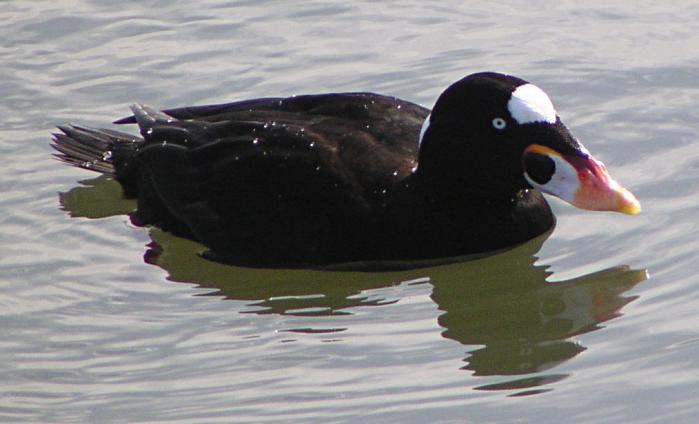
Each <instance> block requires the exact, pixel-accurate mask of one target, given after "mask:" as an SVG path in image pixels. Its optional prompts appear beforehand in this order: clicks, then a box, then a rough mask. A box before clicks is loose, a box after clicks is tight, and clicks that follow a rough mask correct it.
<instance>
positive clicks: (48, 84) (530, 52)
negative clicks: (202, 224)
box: [0, 0, 699, 423]
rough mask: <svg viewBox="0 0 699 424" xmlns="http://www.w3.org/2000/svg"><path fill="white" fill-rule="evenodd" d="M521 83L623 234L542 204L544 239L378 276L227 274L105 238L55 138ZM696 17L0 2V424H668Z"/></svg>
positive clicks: (696, 95)
mask: <svg viewBox="0 0 699 424" xmlns="http://www.w3.org/2000/svg"><path fill="white" fill-rule="evenodd" d="M482 70H497V71H505V72H511V73H514V74H516V75H519V76H521V77H523V78H525V79H528V80H530V81H532V82H535V83H536V84H537V85H539V86H541V87H542V88H544V89H545V90H546V91H547V92H548V93H549V95H550V96H551V97H552V99H553V101H554V103H555V104H556V106H557V109H558V111H559V113H560V114H561V116H562V118H563V119H564V121H565V122H566V123H567V124H568V125H569V126H570V127H571V129H572V130H573V132H574V133H575V134H576V135H577V136H578V137H579V138H580V139H581V140H583V141H584V142H585V144H586V146H587V147H588V148H589V149H590V150H591V151H592V152H593V153H594V154H595V155H596V156H597V157H599V158H600V159H602V160H603V161H604V162H605V163H606V164H607V167H608V168H609V169H610V170H611V172H612V174H613V175H614V176H615V177H616V178H617V179H618V180H619V181H621V182H622V183H623V184H624V185H626V186H627V187H628V188H630V189H631V190H632V191H633V192H634V193H636V194H637V196H638V197H639V199H640V200H641V202H642V205H643V208H644V210H643V213H642V214H641V215H638V216H635V217H629V216H622V215H618V214H610V213H592V212H586V211H580V210H576V209H573V208H572V207H570V206H568V205H565V204H562V203H561V202H558V201H557V200H552V203H553V207H554V209H555V211H556V213H557V215H558V217H559V221H558V225H557V227H556V228H555V230H554V231H553V233H552V234H551V235H550V236H549V237H548V238H546V237H542V238H539V239H537V240H533V241H531V242H529V243H527V244H525V245H523V246H520V247H518V248H516V249H512V250H509V251H507V252H504V253H502V254H499V255H495V256H491V257H488V258H485V259H481V260H475V261H470V262H463V263H456V264H451V265H443V266H436V267H430V268H422V269H417V270H412V271H401V272H389V273H358V272H340V271H332V272H330V271H326V272H322V271H302V270H296V271H284V270H253V269H245V268H236V267H228V266H223V265H219V264H215V263H211V262H207V261H205V260H204V259H202V258H200V257H199V256H198V252H200V251H201V250H202V247H201V246H199V245H197V244H195V243H192V242H189V241H186V240H182V239H178V238H175V237H173V236H171V235H169V234H167V233H163V232H162V231H159V230H156V229H148V228H138V227H134V226H132V225H131V224H130V223H129V220H128V217H127V216H126V215H125V214H126V213H127V212H129V211H130V210H131V209H132V208H133V207H134V204H133V202H131V201H127V200H122V199H120V198H119V188H118V186H117V185H116V183H114V182H113V181H110V180H108V179H105V178H96V177H97V175H96V174H93V173H90V172H88V171H84V170H79V169H75V168H69V167H66V166H63V165H62V164H60V163H59V162H58V161H56V160H54V159H53V158H52V156H51V155H52V150H51V148H50V147H49V139H50V133H51V132H52V131H53V127H54V125H55V124H59V123H65V122H76V123H80V124H86V125H109V122H111V120H113V119H115V118H118V117H121V116H124V115H125V114H127V113H128V105H129V104H130V103H132V102H135V101H139V102H143V103H147V104H149V105H152V106H155V107H161V108H165V107H176V106H183V105H190V104H206V103H215V102H223V101H229V100H236V99H244V98H250V97H262V96H277V95H291V94H302V93H315V92H328V91H355V90H362V91H364V90H371V91H377V92H381V93H385V94H391V95H396V96H399V97H402V98H405V99H408V100H411V101H414V102H418V103H421V104H424V105H426V106H431V105H432V102H433V101H434V99H435V97H436V96H437V95H438V94H439V93H440V92H441V90H442V89H444V88H445V87H446V86H447V85H448V84H449V83H451V82H453V81H455V80H457V79H458V78H460V77H462V76H463V75H466V74H468V73H471V72H475V71H482ZM698 104H699V4H697V3H696V2H693V1H679V0H678V1H673V2H651V1H607V2H574V1H544V0H540V1H538V0H535V1H512V2H492V1H488V2H486V1H483V2H461V1H454V0H450V1H445V2H425V1H422V2H417V1H402V2H398V1H385V2H369V1H355V2H346V1H335V0H333V1H327V0H325V1H296V2H289V1H263V0H255V1H249V0H248V1H246V0H241V1H225V0H208V1H201V2H191V1H182V0H170V1H149V2H144V1H121V2H112V1H106V0H93V1H80V0H54V1H50V2H49V1H22V0H9V1H3V2H0V158H1V159H2V166H1V167H0V421H3V422H37V423H39V422H40V423H48V422H51V423H54V422H55V423H62V422H78V423H82V422H99V423H131V422H183V423H185V422H186V423H198V422H239V423H272V422H279V423H281V422H303V423H315V422H323V423H326V422H399V423H423V422H435V423H443V422H444V423H451V422H458V423H462V422H478V423H480V422H497V423H502V422H542V423H544V422H545V423H560V422H575V423H584V422H591V423H606V422H609V423H619V422H639V423H640V422H663V423H665V422H695V420H696V416H697V415H698V414H699V290H697V284H698V283H699V281H698V280H699V278H698V277H697V270H699V241H697V240H698V238H699V237H698V236H699V224H698V221H697V217H698V216H699V194H697V188H698V187H699V136H698V134H699V108H698V107H697V105H698Z"/></svg>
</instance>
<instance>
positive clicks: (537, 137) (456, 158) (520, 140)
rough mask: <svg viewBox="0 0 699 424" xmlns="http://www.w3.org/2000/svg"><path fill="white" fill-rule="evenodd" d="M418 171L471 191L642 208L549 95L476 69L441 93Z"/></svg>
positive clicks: (422, 140) (427, 127)
mask: <svg viewBox="0 0 699 424" xmlns="http://www.w3.org/2000/svg"><path fill="white" fill-rule="evenodd" d="M416 172H417V174H418V175H421V177H423V178H424V179H426V180H431V181H433V182H435V183H440V184H443V183H444V182H446V181H448V182H449V185H452V184H456V185H457V186H460V187H461V188H462V189H465V190H468V191H470V192H474V191H476V192H483V193H485V192H489V191H491V192H493V193H494V194H496V195H497V194H507V193H516V192H518V191H519V190H522V189H527V188H535V189H537V190H540V191H542V192H544V193H549V194H552V195H554V196H556V197H559V198H561V199H563V200H565V201H567V202H569V203H571V204H572V205H574V206H576V207H579V208H583V209H591V210H604V211H617V212H623V213H627V214H636V213H638V212H640V210H641V206H640V204H639V202H638V200H636V198H635V197H634V195H633V194H631V192H629V191H628V190H626V189H625V188H623V187H622V186H621V185H619V184H618V183H617V182H616V181H615V180H614V179H613V178H612V177H611V176H610V175H609V173H608V172H607V169H606V168H605V166H604V164H603V163H602V162H600V161H599V160H597V159H595V158H594V157H593V156H592V155H591V154H590V152H589V151H588V150H587V149H586V148H585V147H584V146H583V145H582V144H581V143H580V142H579V141H578V140H577V139H576V138H575V137H574V136H573V135H572V134H571V132H570V131H569V130H568V128H567V127H566V126H565V125H564V124H563V122H561V119H560V117H559V116H558V114H557V113H556V109H555V108H554V106H553V104H552V102H551V100H550V99H549V97H548V96H547V95H546V93H544V91H542V90H541V89H540V88H539V87H537V86H535V85H533V84H530V83H528V82H527V81H524V80H522V79H520V78H516V77H513V76H510V75H503V74H497V73H491V72H485V73H478V74H472V75H469V76H467V77H465V78H463V79H461V80H460V81H457V82H456V83H454V84H452V85H451V86H450V87H449V88H447V89H446V90H445V91H444V92H443V93H442V94H441V95H440V97H439V99H437V102H436V103H435V106H434V108H433V110H432V112H431V114H430V115H429V116H428V117H427V119H426V120H425V123H424V125H423V127H422V131H421V133H420V154H419V158H418V167H417V170H416ZM458 189H459V187H454V186H453V185H452V187H450V190H457V191H458Z"/></svg>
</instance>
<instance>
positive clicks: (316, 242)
mask: <svg viewBox="0 0 699 424" xmlns="http://www.w3.org/2000/svg"><path fill="white" fill-rule="evenodd" d="M524 83H526V82H525V81H523V80H520V79H518V78H515V77H510V76H505V75H500V74H493V73H482V74H474V75H470V76H468V77H466V78H464V79H462V80H460V81H458V82H456V83H455V84H453V85H452V86H451V87H449V88H448V89H447V90H446V91H445V92H444V93H443V94H442V95H441V96H440V98H439V99H438V101H437V102H436V104H435V107H434V110H433V111H431V115H430V123H429V125H428V126H427V127H426V131H425V133H424V136H423V138H422V142H421V144H420V143H419V139H420V133H421V127H422V125H423V122H424V121H425V118H426V117H427V116H428V114H430V110H428V109H426V108H424V107H421V106H419V105H416V104H414V103H411V102H407V101H404V100H400V99H397V98H394V97H387V96H382V95H378V94H372V93H342V94H323V95H305V96H296V97H289V98H266V99H256V100H248V101H241V102H234V103H228V104H222V105H213V106H200V107H186V108H180V109H169V110H165V111H163V112H160V111H156V110H153V109H151V108H148V107H145V106H140V105H136V106H134V107H133V108H132V110H133V112H134V116H132V117H129V118H125V119H122V120H119V121H116V123H118V124H128V123H137V124H138V126H139V129H140V132H141V136H142V137H136V136H130V135H127V134H125V133H120V132H116V131H112V130H105V129H101V130H100V129H90V128H85V127H79V126H61V127H59V128H60V129H61V130H62V132H61V133H57V134H55V135H54V147H55V148H56V149H57V150H58V151H59V152H60V153H59V157H60V158H61V159H62V160H64V161H66V162H68V163H70V164H72V165H76V166H80V167H83V168H87V169H92V170H96V171H99V172H102V173H105V174H111V175H113V176H114V177H115V178H116V179H117V180H118V181H119V182H120V183H121V184H122V186H123V187H124V193H125V195H127V196H130V197H135V198H136V199H137V203H138V208H137V211H136V212H135V213H134V221H135V222H138V223H140V224H143V225H155V226H158V227H161V228H163V229H166V230H169V231H172V232H173V233H175V234H178V235H180V236H184V237H188V238H192V239H195V240H198V241H200V242H201V243H203V244H204V245H206V246H207V247H208V248H209V249H210V250H211V252H210V253H209V255H210V256H211V257H212V258H215V259H217V260H220V261H224V262H229V263H235V264H241V265H249V266H270V267H298V266H318V265H325V264H332V263H339V262H355V261H381V260H416V259H430V258H442V257H450V256H461V255H466V254H471V253H480V252H486V251H490V250H494V249H500V248H503V247H508V246H512V245H514V244H517V243H520V242H523V241H525V240H528V239H530V238H532V237H535V236H537V235H539V234H541V233H543V232H544V231H546V230H548V229H550V228H551V227H552V225H553V223H554V217H553V215H552V213H551V211H550V208H549V206H548V204H547V203H546V200H545V199H544V197H543V196H542V195H541V193H539V192H538V191H536V190H531V187H530V185H529V184H528V183H527V181H526V180H525V179H524V177H523V175H522V174H523V170H522V155H523V151H524V149H525V148H526V146H527V145H528V144H529V143H530V142H531V140H532V138H535V139H536V142H537V143H539V144H544V145H550V146H551V147H552V148H555V149H557V150H558V151H572V150H574V148H575V143H577V142H576V141H575V140H574V139H572V136H571V137H569V136H568V135H567V134H568V132H567V129H565V127H564V126H563V125H562V124H561V123H560V120H559V121H558V122H557V123H556V124H548V123H541V124H538V123H537V124H528V125H518V124H517V122H515V121H513V120H512V119H511V118H510V117H509V114H508V112H507V102H508V99H509V96H510V95H511V93H512V92H513V90H515V88H516V87H518V86H519V85H521V84H524ZM494 117H501V118H504V119H505V120H506V121H507V124H508V126H507V128H506V129H505V130H504V131H499V130H498V129H496V128H493V124H492V122H493V118H494ZM547 143H548V144H547Z"/></svg>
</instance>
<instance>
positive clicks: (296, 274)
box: [61, 177, 646, 390]
mask: <svg viewBox="0 0 699 424" xmlns="http://www.w3.org/2000/svg"><path fill="white" fill-rule="evenodd" d="M83 184H85V186H84V187H77V188H74V189H73V190H71V191H70V192H68V193H63V194H61V204H62V205H63V206H64V208H65V209H66V210H68V211H70V213H71V215H72V216H85V217H93V218H96V217H103V216H108V215H114V214H118V213H124V212H125V211H126V210H128V208H129V207H133V203H131V205H130V206H129V204H128V202H126V203H125V202H124V201H120V200H114V199H118V197H119V196H114V195H113V194H107V193H105V192H106V191H109V190H114V189H118V187H115V183H113V182H111V181H109V180H107V179H105V178H103V177H101V178H97V179H95V180H90V181H86V182H83ZM109 202H112V205H111V207H112V210H113V212H112V213H109V212H108V209H109ZM97 204H99V207H98V205H97ZM151 238H152V239H153V243H152V244H151V247H150V249H148V251H147V252H146V254H145V259H146V261H147V262H149V263H153V264H156V265H158V266H160V267H162V268H163V269H165V270H166V271H167V272H168V273H169V278H170V279H171V280H173V281H179V282H193V283H197V284H199V285H201V286H203V287H210V288H215V289H217V291H218V293H217V294H219V295H220V294H222V295H224V296H226V297H227V298H231V299H237V300H249V301H250V304H251V305H252V306H251V309H250V310H248V311H247V312H252V313H258V314H273V313H276V314H287V315H288V314H292V315H329V314H346V313H352V307H354V306H358V305H362V306H366V305H371V304H376V305H380V304H383V303H385V302H387V301H389V300H387V299H382V298H380V297H376V296H371V297H366V296H361V295H360V294H362V293H364V294H366V292H367V291H371V290H372V289H376V288H380V287H387V286H391V285H395V284H397V283H399V282H401V281H409V280H414V279H416V278H423V279H424V280H425V281H429V283H430V284H431V285H432V287H433V291H432V295H431V298H432V299H433V300H434V302H435V303H436V304H437V306H438V307H439V309H440V310H441V311H443V313H442V315H441V316H440V317H439V325H440V326H441V327H442V328H444V331H443V335H444V337H446V338H449V339H452V340H455V341H457V342H459V343H461V344H463V345H466V346H468V348H467V349H465V350H466V351H468V354H467V356H466V358H465V359H464V361H465V362H466V365H465V366H464V369H467V370H470V371H472V372H473V373H474V374H475V375H480V376H483V375H500V376H503V375H509V376H519V377H517V378H515V379H513V380H512V381H509V382H504V383H502V382H501V383H498V384H493V385H487V386H482V387H480V388H481V389H491V390H497V389H522V388H526V387H536V386H540V385H542V384H546V383H550V382H551V381H556V380H558V379H560V378H563V377H565V376H564V375H563V376H561V375H555V374H552V375H529V376H526V375H527V374H534V373H539V372H542V371H545V370H548V369H550V368H551V367H554V366H556V365H557V364H560V363H561V362H563V361H566V360H568V359H570V358H573V357H574V356H575V355H577V354H579V353H580V352H582V351H584V350H585V346H583V345H581V344H580V343H579V342H578V341H576V340H574V336H576V335H579V334H583V333H587V332H590V331H594V330H596V329H598V328H600V324H601V323H603V322H605V321H607V320H609V319H611V318H614V317H615V316H618V315H619V314H620V311H621V309H622V307H623V306H624V305H626V304H627V303H629V302H631V301H632V300H633V299H634V297H628V296H624V293H625V292H626V291H628V290H629V289H631V288H632V287H634V286H635V285H636V284H638V283H639V282H641V281H643V280H644V279H645V278H646V272H645V270H633V269H629V267H627V266H618V267H614V268H610V269H606V270H604V271H599V272H594V273H591V274H587V275H584V276H581V277H578V278H574V279H570V280H567V281H560V282H556V283H549V282H547V278H548V277H549V276H550V274H551V273H550V272H548V271H547V270H546V267H545V266H543V265H537V264H535V261H536V256H535V254H536V252H538V251H539V249H540V247H541V244H542V243H543V242H544V240H545V239H546V236H542V237H539V238H538V239H535V240H532V241H530V242H528V243H525V244H523V245H521V246H519V247H517V248H514V249H511V250H508V251H505V252H502V253H499V254H497V255H493V256H489V257H485V258H481V259H477V260H472V261H467V262H461V263H453V264H449V265H442V266H436V267H431V268H421V269H416V270H408V271H400V272H382V273H377V272H373V273H369V272H339V271H313V270H293V271H288V270H266V269H250V268H238V267H232V266H227V265H222V264H217V263H213V262H210V261H207V260H205V259H203V258H201V257H199V256H198V255H197V254H196V252H198V251H201V250H202V249H203V247H202V246H201V245H199V244H197V243H194V242H191V241H189V240H185V239H181V238H177V237H174V236H172V235H170V234H168V233H165V232H162V231H159V230H157V229H153V230H151ZM313 330H314V329H312V328H311V329H309V330H308V331H310V332H312V331H313Z"/></svg>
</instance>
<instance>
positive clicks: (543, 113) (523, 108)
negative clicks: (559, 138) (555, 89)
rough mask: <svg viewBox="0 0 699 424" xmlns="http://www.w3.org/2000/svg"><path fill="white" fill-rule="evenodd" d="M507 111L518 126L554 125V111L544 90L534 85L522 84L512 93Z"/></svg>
mask: <svg viewBox="0 0 699 424" xmlns="http://www.w3.org/2000/svg"><path fill="white" fill-rule="evenodd" d="M507 110H509V111H510V115H512V119H514V120H515V121H517V122H518V123H520V124H531V123H534V122H548V123H549V124H555V123H556V109H554V107H553V103H551V99H549V96H547V95H546V93H544V90H542V89H540V88H539V87H537V86H535V85H534V84H524V85H520V86H519V87H517V89H516V90H515V91H513V92H512V96H511V97H510V101H509V102H507Z"/></svg>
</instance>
